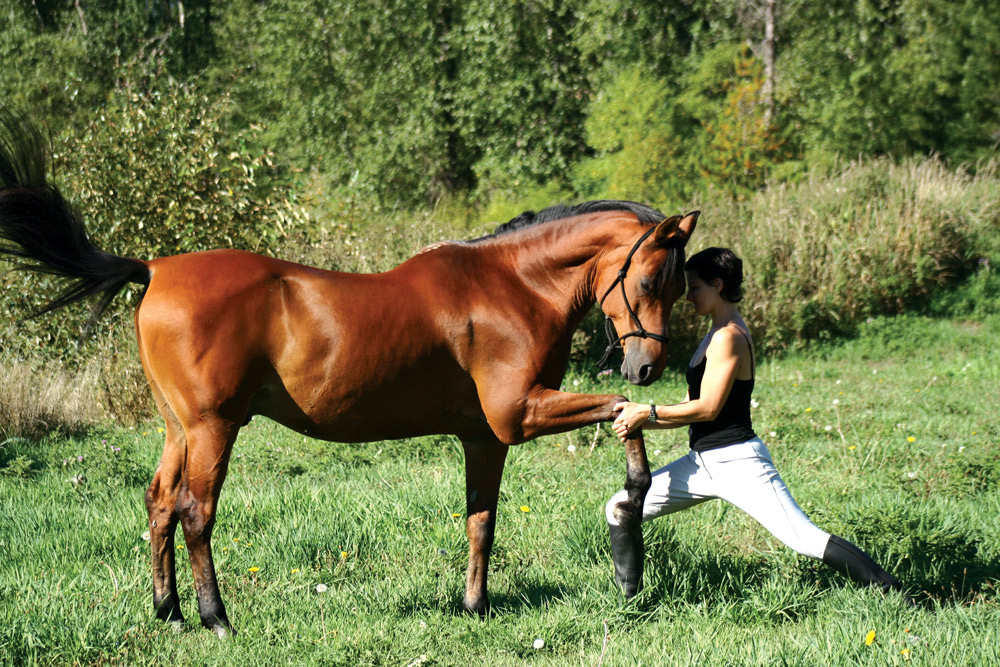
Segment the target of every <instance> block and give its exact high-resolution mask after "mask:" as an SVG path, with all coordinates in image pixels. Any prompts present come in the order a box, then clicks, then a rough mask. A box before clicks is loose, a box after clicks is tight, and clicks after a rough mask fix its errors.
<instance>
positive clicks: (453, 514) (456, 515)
mask: <svg viewBox="0 0 1000 667" xmlns="http://www.w3.org/2000/svg"><path fill="white" fill-rule="evenodd" d="M451 515H452V516H453V517H460V516H462V515H461V514H459V513H458V512H452V513H451Z"/></svg>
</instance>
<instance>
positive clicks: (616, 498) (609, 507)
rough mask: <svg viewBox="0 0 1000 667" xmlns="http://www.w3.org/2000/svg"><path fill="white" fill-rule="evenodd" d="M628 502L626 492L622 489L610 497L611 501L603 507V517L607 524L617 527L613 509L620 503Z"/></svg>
mask: <svg viewBox="0 0 1000 667" xmlns="http://www.w3.org/2000/svg"><path fill="white" fill-rule="evenodd" d="M625 500H628V491H626V490H624V489H622V490H621V491H619V492H618V493H616V494H615V495H613V496H611V500H609V501H608V503H607V504H606V505H605V506H604V517H605V518H606V519H607V520H608V523H609V524H611V525H612V526H617V525H618V520H617V519H615V514H614V509H615V505H617V504H618V503H620V502H623V501H625Z"/></svg>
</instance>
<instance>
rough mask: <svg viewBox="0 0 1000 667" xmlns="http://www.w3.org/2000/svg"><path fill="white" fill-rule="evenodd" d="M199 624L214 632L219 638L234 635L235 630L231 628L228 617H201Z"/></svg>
mask: <svg viewBox="0 0 1000 667" xmlns="http://www.w3.org/2000/svg"><path fill="white" fill-rule="evenodd" d="M201 624H202V625H203V626H204V627H205V628H207V629H209V630H211V631H212V632H214V633H215V635H216V636H217V637H218V638H219V639H226V638H228V637H235V636H236V630H234V629H233V626H232V624H231V623H230V622H229V619H228V618H225V617H223V618H219V617H218V616H212V617H211V618H203V619H201Z"/></svg>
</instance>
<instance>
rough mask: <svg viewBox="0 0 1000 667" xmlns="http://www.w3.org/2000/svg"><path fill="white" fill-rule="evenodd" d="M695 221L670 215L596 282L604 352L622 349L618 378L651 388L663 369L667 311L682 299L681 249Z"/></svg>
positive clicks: (694, 216)
mask: <svg viewBox="0 0 1000 667" xmlns="http://www.w3.org/2000/svg"><path fill="white" fill-rule="evenodd" d="M698 215H699V211H694V212H692V213H688V214H687V215H684V216H680V215H674V216H671V217H669V218H667V219H665V220H663V221H662V222H660V223H658V224H657V225H655V226H654V227H653V228H650V229H648V230H646V231H645V232H644V233H643V235H642V236H640V237H639V238H638V239H634V240H633V241H632V242H631V244H630V245H629V246H624V247H625V248H627V250H626V252H627V253H628V254H627V255H625V256H623V258H622V259H621V260H620V261H619V262H617V263H609V265H608V266H607V267H605V269H604V271H603V273H604V275H602V276H600V277H599V278H598V284H599V285H608V287H607V288H604V291H603V294H604V296H603V297H602V298H601V302H600V305H601V309H602V310H603V311H604V314H605V316H606V317H607V324H608V338H609V340H610V341H611V345H609V347H608V352H609V353H610V351H611V349H612V347H613V346H615V345H616V344H617V343H621V346H622V349H623V350H624V352H625V360H624V362H622V375H624V376H625V377H626V378H628V381H629V382H631V383H632V384H637V385H642V386H647V385H649V384H651V383H653V382H654V381H655V380H657V379H658V378H659V377H660V375H661V374H662V373H663V368H664V367H665V366H666V352H667V346H666V343H667V339H668V331H669V320H670V311H671V309H672V308H673V305H674V302H675V301H677V299H678V298H680V296H681V294H683V293H684V288H685V281H684V246H685V244H687V241H688V239H689V238H690V237H691V234H692V232H694V228H695V224H696V223H697V222H698Z"/></svg>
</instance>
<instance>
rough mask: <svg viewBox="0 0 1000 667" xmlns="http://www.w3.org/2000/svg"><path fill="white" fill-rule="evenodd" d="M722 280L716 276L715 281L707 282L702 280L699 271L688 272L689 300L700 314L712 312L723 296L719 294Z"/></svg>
mask: <svg viewBox="0 0 1000 667" xmlns="http://www.w3.org/2000/svg"><path fill="white" fill-rule="evenodd" d="M721 283H722V280H720V279H718V278H716V279H715V281H714V284H713V283H707V282H705V281H704V280H702V279H701V278H700V277H699V276H698V274H697V273H695V272H694V271H688V272H687V284H688V289H687V297H686V298H687V300H688V301H690V302H691V303H692V304H694V311H695V312H696V313H698V315H708V314H709V313H711V312H712V309H713V308H714V307H715V305H716V303H717V302H718V300H719V299H721V298H722V297H721V296H719V293H720V291H721Z"/></svg>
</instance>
